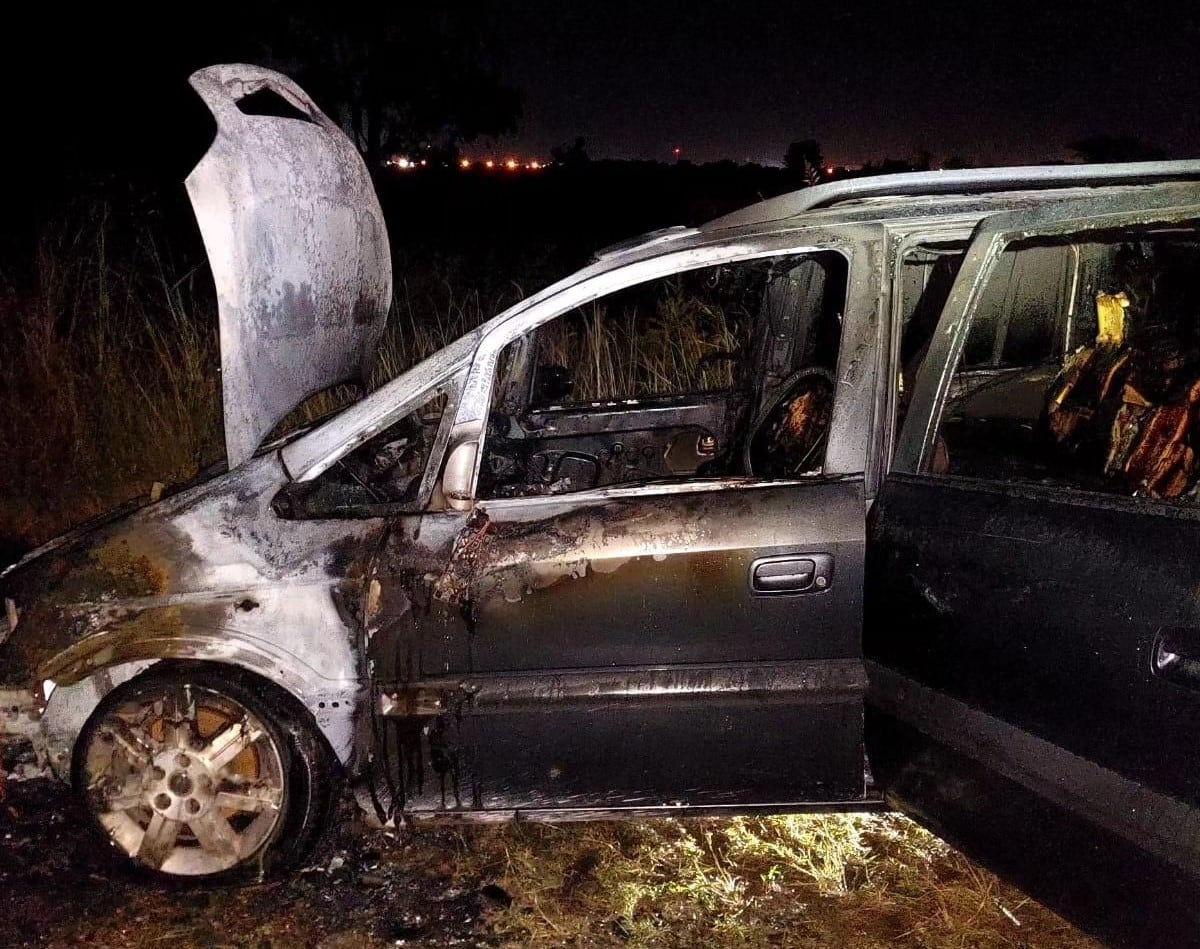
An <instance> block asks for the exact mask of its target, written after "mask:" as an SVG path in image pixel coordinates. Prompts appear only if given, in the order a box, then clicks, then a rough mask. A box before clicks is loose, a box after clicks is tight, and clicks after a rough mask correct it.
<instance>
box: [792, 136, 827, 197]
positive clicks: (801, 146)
mask: <svg viewBox="0 0 1200 949" xmlns="http://www.w3.org/2000/svg"><path fill="white" fill-rule="evenodd" d="M783 167H784V168H786V169H787V170H788V171H790V172H791V173H792V174H793V175H796V176H797V177H800V178H802V179H804V183H805V184H809V185H815V184H818V183H819V182H820V181H821V169H822V158H821V144H820V142H818V141H817V140H816V139H815V138H805V139H801V140H800V141H798V142H792V144H791V145H789V146H788V149H787V151H786V152H785V153H784V156H783Z"/></svg>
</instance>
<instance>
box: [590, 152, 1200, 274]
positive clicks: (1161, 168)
mask: <svg viewBox="0 0 1200 949" xmlns="http://www.w3.org/2000/svg"><path fill="white" fill-rule="evenodd" d="M1183 181H1200V161H1195V160H1188V161H1161V162H1125V163H1120V164H1103V165H1031V166H1022V167H1011V168H971V169H963V170H950V171H919V172H911V173H906V174H895V175H873V176H868V177H862V178H847V179H843V180H840V181H832V182H828V183H826V184H819V185H813V186H812V187H808V188H802V189H800V190H798V191H792V192H790V193H788V194H783V195H779V196H778V197H774V198H768V199H767V200H765V201H759V202H757V203H755V204H751V205H748V206H746V207H744V208H741V209H739V210H737V211H734V212H732V213H730V214H726V215H724V216H722V217H719V218H716V219H714V220H712V221H709V222H708V223H706V224H703V225H701V226H700V227H698V228H697V227H668V228H663V229H662V230H657V231H652V232H650V233H649V234H643V235H641V236H640V237H635V238H633V239H630V240H626V241H622V242H620V243H618V244H614V245H612V246H610V247H606V248H604V249H603V250H601V251H600V252H598V253H597V254H596V255H595V257H594V259H595V260H597V261H607V260H614V259H616V258H625V259H629V258H634V257H642V256H644V255H646V254H647V253H648V252H651V251H666V250H669V249H671V248H670V247H669V245H671V244H674V243H675V242H676V241H680V242H681V243H683V244H703V243H709V242H711V241H713V240H719V239H722V238H726V237H730V236H732V235H733V234H735V233H740V234H744V235H750V234H755V233H760V234H761V233H768V232H774V231H781V230H790V229H793V228H801V227H809V226H817V225H820V226H825V227H829V226H835V225H838V224H854V223H866V222H871V221H889V220H890V221H900V220H905V219H917V218H920V219H927V218H937V217H944V216H947V215H954V214H957V215H962V216H964V217H969V216H972V215H974V216H976V217H978V216H982V215H985V214H993V213H998V212H1000V211H1005V210H1019V209H1020V208H1023V207H1034V206H1037V205H1042V204H1046V203H1047V202H1050V201H1061V200H1066V199H1068V198H1073V197H1082V196H1084V195H1089V194H1095V193H1096V190H1097V189H1104V190H1105V191H1108V190H1110V189H1111V190H1112V191H1113V193H1117V192H1121V191H1127V190H1129V189H1132V188H1145V187H1148V186H1152V185H1156V184H1163V183H1169V182H1183Z"/></svg>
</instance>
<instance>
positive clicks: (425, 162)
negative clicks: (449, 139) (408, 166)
mask: <svg viewBox="0 0 1200 949" xmlns="http://www.w3.org/2000/svg"><path fill="white" fill-rule="evenodd" d="M428 164H429V162H428V161H427V160H426V159H424V158H422V159H421V167H422V168H424V167H425V166H426V165H428Z"/></svg>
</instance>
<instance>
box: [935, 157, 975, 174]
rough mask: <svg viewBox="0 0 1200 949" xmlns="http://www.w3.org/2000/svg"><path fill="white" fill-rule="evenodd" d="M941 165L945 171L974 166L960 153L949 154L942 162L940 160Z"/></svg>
mask: <svg viewBox="0 0 1200 949" xmlns="http://www.w3.org/2000/svg"><path fill="white" fill-rule="evenodd" d="M942 167H943V168H945V169H946V170H947V171H958V170H961V169H963V168H974V167H975V165H974V164H973V163H971V162H970V161H968V160H967V159H965V158H963V157H962V155H951V156H950V157H949V158H947V159H946V160H945V161H944V162H942Z"/></svg>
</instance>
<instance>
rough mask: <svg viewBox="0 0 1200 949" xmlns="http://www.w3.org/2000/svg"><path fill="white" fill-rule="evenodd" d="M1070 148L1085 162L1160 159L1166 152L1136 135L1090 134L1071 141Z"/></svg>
mask: <svg viewBox="0 0 1200 949" xmlns="http://www.w3.org/2000/svg"><path fill="white" fill-rule="evenodd" d="M1067 148H1069V149H1071V151H1073V152H1074V153H1075V154H1076V155H1078V156H1079V157H1080V158H1081V159H1082V160H1083V161H1085V162H1089V163H1091V162H1111V161H1161V160H1162V159H1163V158H1165V157H1166V153H1165V152H1164V151H1163V150H1162V149H1161V148H1159V147H1158V146H1157V145H1153V144H1151V143H1150V142H1146V141H1143V140H1142V139H1140V138H1138V137H1137V136H1136V135H1090V136H1088V137H1087V138H1081V139H1079V141H1076V142H1071V143H1070V144H1069V145H1068V146H1067Z"/></svg>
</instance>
